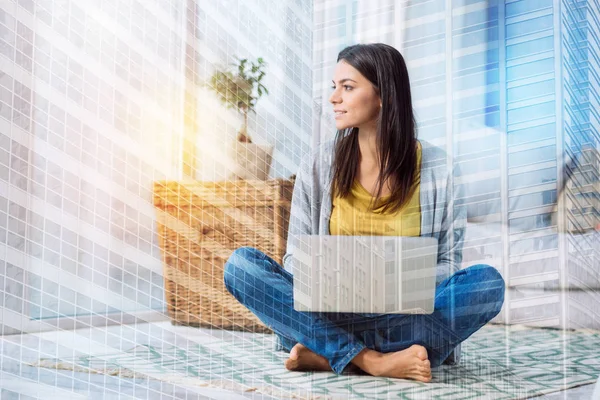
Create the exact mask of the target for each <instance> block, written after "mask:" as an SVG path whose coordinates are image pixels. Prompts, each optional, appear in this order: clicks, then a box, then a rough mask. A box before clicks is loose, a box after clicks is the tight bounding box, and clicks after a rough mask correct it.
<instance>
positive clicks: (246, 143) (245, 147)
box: [209, 57, 273, 180]
mask: <svg viewBox="0 0 600 400" xmlns="http://www.w3.org/2000/svg"><path fill="white" fill-rule="evenodd" d="M236 60H237V61H238V63H237V64H231V65H232V66H233V67H234V71H235V73H234V71H231V70H219V69H217V70H216V71H215V72H214V74H213V75H212V77H211V79H210V85H209V86H210V88H211V89H212V90H213V91H214V92H215V93H216V94H217V95H218V97H219V100H221V103H223V105H225V107H227V108H235V109H236V110H237V111H238V112H239V113H240V114H241V115H242V116H243V124H242V126H241V127H240V129H239V131H238V134H237V142H236V143H234V145H233V146H232V147H231V148H230V150H231V152H230V153H229V156H230V157H231V158H232V161H233V163H232V164H233V168H232V169H233V171H232V173H231V175H230V177H231V178H237V179H260V180H265V179H267V177H268V175H269V169H270V165H271V156H272V153H273V146H271V145H260V144H255V143H252V138H251V137H250V135H249V133H248V113H249V112H254V113H255V114H256V110H255V107H256V102H257V101H258V99H260V98H261V97H262V96H263V94H268V93H269V91H268V90H267V88H266V87H265V86H264V85H263V84H262V83H261V81H262V79H263V78H264V76H265V72H264V71H263V67H265V66H266V63H265V62H264V60H263V59H262V58H261V57H259V58H258V59H257V62H256V63H255V62H250V64H248V59H246V58H243V59H238V58H237V57H236ZM255 92H256V95H255Z"/></svg>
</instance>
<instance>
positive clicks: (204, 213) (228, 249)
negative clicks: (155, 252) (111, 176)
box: [154, 179, 293, 333]
mask: <svg viewBox="0 0 600 400" xmlns="http://www.w3.org/2000/svg"><path fill="white" fill-rule="evenodd" d="M292 189H293V181H288V180H282V179H278V180H270V181H243V180H240V181H227V182H198V181H185V182H174V181H161V182H156V183H155V184H154V205H155V206H156V209H157V222H158V224H157V227H158V238H159V242H160V246H161V250H162V253H163V260H164V276H165V297H166V300H167V309H168V312H169V316H170V317H171V321H172V323H173V324H178V325H190V326H202V327H214V328H222V329H231V330H243V331H250V332H263V333H266V332H271V330H270V329H268V328H267V327H265V326H264V325H263V324H262V323H261V322H260V320H259V319H258V318H257V317H256V316H255V315H254V314H252V313H251V312H250V311H249V310H248V309H247V308H246V307H244V306H243V305H242V304H240V303H239V302H238V301H237V299H235V298H234V297H233V296H232V295H230V294H229V292H228V291H227V289H226V288H225V285H224V284H223V267H224V265H225V262H226V261H227V259H228V258H229V256H230V255H231V253H232V251H233V250H235V249H237V248H239V247H242V246H252V247H255V248H257V249H259V250H261V251H263V252H264V253H265V254H267V255H269V256H271V257H272V258H273V259H275V260H276V261H278V262H279V263H281V261H282V257H283V255H284V253H285V246H286V238H287V227H288V220H289V209H290V202H291V197H292Z"/></svg>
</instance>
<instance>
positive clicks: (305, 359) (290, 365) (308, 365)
mask: <svg viewBox="0 0 600 400" xmlns="http://www.w3.org/2000/svg"><path fill="white" fill-rule="evenodd" d="M285 367H286V368H287V369H289V370H290V371H332V369H331V366H330V365H329V361H327V359H326V358H325V357H323V356H320V355H318V354H316V353H313V352H312V351H310V349H309V348H308V347H306V346H304V345H302V344H300V343H297V344H296V345H295V346H294V347H293V348H292V350H291V351H290V358H288V359H287V360H286V361H285Z"/></svg>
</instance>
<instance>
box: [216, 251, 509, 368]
mask: <svg viewBox="0 0 600 400" xmlns="http://www.w3.org/2000/svg"><path fill="white" fill-rule="evenodd" d="M224 280H225V287H226V288H227V290H228V291H229V292H230V293H231V294H232V295H233V296H235V298H236V299H237V300H238V301H239V302H240V303H242V304H243V305H244V306H246V307H247V308H248V309H249V310H250V311H252V312H253V313H254V314H255V315H256V316H257V317H258V318H259V319H260V320H261V321H262V322H263V323H264V324H265V325H266V326H268V327H269V328H271V329H272V330H273V331H274V332H275V334H277V335H278V336H279V338H280V340H281V342H282V344H283V346H284V347H285V348H286V349H287V350H288V351H289V350H290V349H291V348H292V347H293V346H294V345H295V344H296V343H302V344H303V345H304V346H306V347H307V348H308V349H310V350H311V351H313V352H314V353H316V354H320V355H322V356H323V357H325V358H326V359H327V360H329V364H330V365H331V368H332V369H333V371H334V372H335V373H337V374H341V373H342V371H343V370H344V368H345V367H346V366H347V365H348V364H349V363H350V361H351V360H352V359H353V358H354V357H355V356H356V355H357V354H358V353H360V352H361V351H362V350H363V349H365V348H369V349H372V350H377V351H379V352H382V353H388V352H393V351H399V350H403V349H406V348H408V347H410V346H412V345H413V344H419V345H421V346H423V347H425V348H426V349H427V354H428V357H429V361H430V363H431V366H432V367H437V366H439V365H441V364H442V363H443V362H444V360H446V358H447V357H448V355H449V354H450V353H451V352H452V350H453V349H454V347H455V346H457V345H458V344H460V343H461V342H462V341H464V340H465V339H467V338H468V337H469V336H471V335H472V334H473V333H475V332H476V331H477V330H479V329H480V328H481V327H482V326H484V325H485V324H486V323H488V322H489V321H490V320H491V319H492V318H494V317H495V316H496V315H497V314H498V313H499V312H500V309H501V308H502V303H503V302H504V280H503V279H502V276H501V275H500V274H499V273H498V271H497V270H496V269H495V268H493V267H490V266H488V265H483V264H482V265H474V266H471V267H469V268H466V269H462V270H459V271H457V272H456V273H455V274H454V275H452V276H450V277H449V278H447V279H446V280H444V281H443V282H442V283H441V284H440V285H439V286H438V287H437V288H436V296H435V307H434V312H433V314H428V315H422V314H420V315H415V314H383V315H377V314H355V313H332V312H301V311H296V310H294V299H293V276H292V274H290V273H289V272H288V271H286V270H284V269H283V268H282V267H281V266H280V265H279V264H278V263H277V262H276V261H275V260H273V259H272V258H270V257H269V256H267V255H265V254H264V253H262V252H261V251H259V250H257V249H254V248H252V247H242V248H239V249H237V250H235V251H234V252H233V254H232V255H231V257H230V258H229V260H228V261H227V263H226V264H225V273H224Z"/></svg>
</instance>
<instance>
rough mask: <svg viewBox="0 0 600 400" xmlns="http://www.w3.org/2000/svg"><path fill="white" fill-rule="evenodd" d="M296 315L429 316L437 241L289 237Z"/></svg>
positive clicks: (316, 236)
mask: <svg viewBox="0 0 600 400" xmlns="http://www.w3.org/2000/svg"><path fill="white" fill-rule="evenodd" d="M288 240H290V241H291V242H290V244H291V251H290V253H291V254H292V263H291V266H292V267H291V271H290V272H291V273H292V274H293V277H294V309H295V310H297V311H319V312H343V313H371V314H431V313H432V312H433V307H434V301H435V281H436V273H437V268H436V265H437V254H438V243H437V239H435V238H431V237H403V236H401V237H398V236H342V235H331V236H323V235H292V236H291V237H290V238H289V239H288Z"/></svg>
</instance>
